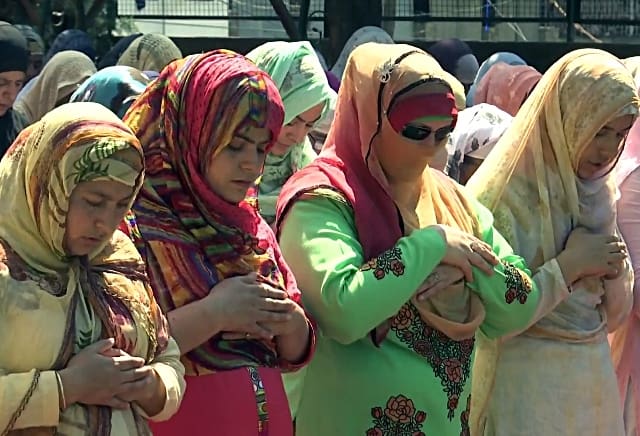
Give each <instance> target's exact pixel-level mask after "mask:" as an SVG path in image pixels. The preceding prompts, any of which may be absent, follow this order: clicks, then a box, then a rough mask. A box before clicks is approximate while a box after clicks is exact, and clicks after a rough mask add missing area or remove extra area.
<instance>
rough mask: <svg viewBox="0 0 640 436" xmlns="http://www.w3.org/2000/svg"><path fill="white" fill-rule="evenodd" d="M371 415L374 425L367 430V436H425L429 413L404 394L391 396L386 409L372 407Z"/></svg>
mask: <svg viewBox="0 0 640 436" xmlns="http://www.w3.org/2000/svg"><path fill="white" fill-rule="evenodd" d="M371 416H372V417H373V427H371V428H370V429H368V430H367V432H366V435H367V436H396V435H411V436H425V434H424V432H423V431H422V426H423V424H424V422H425V421H426V419H427V413H426V412H423V411H422V410H417V409H416V408H415V406H414V404H413V401H412V400H410V399H409V398H407V397H405V396H404V395H397V396H395V397H390V398H389V400H388V401H387V404H386V405H385V407H384V409H383V408H382V407H379V406H378V407H374V408H372V409H371Z"/></svg>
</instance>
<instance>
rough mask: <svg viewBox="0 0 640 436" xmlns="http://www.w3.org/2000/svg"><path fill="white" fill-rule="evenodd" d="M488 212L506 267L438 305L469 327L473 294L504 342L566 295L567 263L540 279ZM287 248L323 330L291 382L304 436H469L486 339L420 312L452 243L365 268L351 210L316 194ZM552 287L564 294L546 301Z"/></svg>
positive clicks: (425, 240) (488, 327) (285, 234)
mask: <svg viewBox="0 0 640 436" xmlns="http://www.w3.org/2000/svg"><path fill="white" fill-rule="evenodd" d="M476 209H477V212H478V219H479V222H480V226H481V231H482V235H483V239H484V240H485V241H486V242H487V243H489V244H490V245H491V246H492V247H493V249H494V251H495V252H496V253H497V254H498V256H499V257H500V259H501V260H502V263H501V264H499V265H498V266H497V267H496V268H495V273H494V274H493V275H492V276H486V275H484V274H483V273H481V272H475V273H474V281H473V283H468V284H467V285H466V287H464V288H463V287H462V286H460V288H463V289H462V290H457V289H453V287H452V288H451V289H450V290H445V291H443V292H441V293H440V294H439V295H437V296H436V297H434V298H432V299H431V304H432V307H433V310H434V311H435V312H436V314H437V315H439V316H441V317H443V318H447V319H450V320H452V321H453V322H461V323H464V322H467V321H468V319H467V318H468V313H469V307H468V302H469V300H470V295H471V293H473V294H475V295H477V296H479V298H480V300H481V302H482V306H483V307H484V312H485V315H484V320H483V321H482V322H481V323H479V329H480V330H481V331H482V332H483V333H484V334H485V335H487V336H488V337H498V336H501V335H504V334H506V333H509V332H512V331H517V330H521V329H524V328H526V327H527V325H528V324H529V321H530V320H532V319H534V318H535V316H536V313H538V312H539V311H540V310H541V307H542V306H547V305H549V304H554V303H553V302H552V301H551V300H554V301H555V300H557V299H558V298H564V296H566V293H567V291H566V285H565V283H564V280H563V278H562V273H561V272H560V270H559V267H558V265H557V263H551V264H549V266H548V267H547V270H545V271H542V272H541V273H539V275H540V277H538V276H536V280H535V281H532V280H531V279H530V278H529V275H528V274H529V272H528V270H527V269H526V265H525V264H524V261H523V260H522V259H521V258H520V257H519V256H517V255H515V254H513V252H512V250H511V248H510V247H509V245H508V244H507V243H506V242H505V240H504V239H503V238H502V236H500V234H499V233H497V232H496V231H495V230H494V229H493V217H492V215H491V214H490V213H489V212H488V211H487V210H486V209H485V208H484V207H483V206H481V205H479V204H477V206H476ZM280 244H281V247H282V251H283V254H284V255H285V258H286V260H287V262H288V263H289V265H290V267H291V269H292V270H293V272H294V273H295V275H296V278H297V280H298V285H299V287H300V289H301V290H302V293H303V301H304V303H305V307H306V308H307V309H308V310H309V311H310V313H311V314H312V315H313V316H314V317H315V319H316V321H317V322H318V326H319V330H320V331H319V336H318V342H317V349H316V355H315V357H314V359H313V360H312V362H311V364H310V365H309V366H308V367H307V369H306V371H303V372H301V373H297V374H292V375H286V376H285V385H286V387H287V394H288V395H289V400H290V402H291V407H292V411H293V413H294V415H295V416H296V418H297V433H296V434H297V435H298V436H315V435H318V436H320V435H322V436H325V435H336V436H340V435H344V436H355V435H372V436H373V435H377V436H383V435H416V436H418V435H423V434H425V435H438V436H448V435H456V436H458V435H466V434H468V422H467V420H468V416H469V411H468V407H469V394H470V389H471V383H470V370H471V362H472V358H473V350H474V339H473V338H470V339H465V340H461V341H454V340H451V339H449V338H448V337H447V336H445V335H444V334H443V333H442V332H440V331H438V330H436V329H435V328H433V327H430V326H429V325H427V324H426V323H425V322H423V320H422V317H421V316H420V314H419V312H418V310H417V308H416V306H414V305H413V304H412V303H410V299H411V297H412V296H413V295H414V294H415V293H416V290H417V289H419V287H420V286H421V285H422V284H423V282H424V281H425V279H426V278H427V277H428V276H429V274H430V273H431V272H432V270H433V269H434V268H435V267H436V266H437V265H438V264H439V263H440V261H441V259H442V257H443V255H444V251H445V245H444V242H443V240H442V238H441V236H440V235H439V234H438V233H437V232H436V231H434V230H432V229H421V230H417V231H414V232H413V233H412V234H411V235H409V236H406V237H403V238H401V239H400V240H399V241H398V242H397V244H396V245H395V246H394V247H393V248H392V249H390V250H388V251H387V252H385V253H383V254H381V255H380V256H379V257H378V258H377V259H373V260H369V259H364V258H363V254H362V248H361V246H360V244H359V242H358V237H357V231H356V227H355V222H354V216H353V211H352V209H351V208H350V206H348V205H347V204H346V203H345V202H344V201H341V198H340V197H339V196H338V194H335V193H333V194H329V193H327V192H326V191H316V192H314V193H312V194H306V195H305V196H304V197H303V198H302V199H301V200H299V201H298V202H296V203H295V204H294V205H293V207H292V209H291V210H290V212H289V213H288V215H287V217H286V218H285V221H284V223H283V226H282V232H281V239H280ZM541 281H542V282H543V283H540V282H541ZM540 288H544V289H553V290H554V292H551V293H550V294H549V295H546V296H545V295H543V294H541V293H540V292H539V291H538V289H540ZM389 318H392V324H391V331H390V332H389V334H388V335H387V337H386V339H385V340H384V341H383V342H382V344H381V345H380V347H376V346H375V345H374V344H373V342H372V341H371V339H370V336H369V332H370V331H371V330H372V329H373V328H375V327H376V326H377V325H379V324H380V323H381V322H383V321H384V320H386V319H389Z"/></svg>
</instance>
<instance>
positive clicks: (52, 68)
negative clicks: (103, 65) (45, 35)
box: [14, 50, 97, 124]
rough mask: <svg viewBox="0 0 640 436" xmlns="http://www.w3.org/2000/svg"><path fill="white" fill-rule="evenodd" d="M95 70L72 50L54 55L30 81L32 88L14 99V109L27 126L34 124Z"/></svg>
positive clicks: (87, 59) (88, 61)
mask: <svg viewBox="0 0 640 436" xmlns="http://www.w3.org/2000/svg"><path fill="white" fill-rule="evenodd" d="M96 71H97V70H96V66H95V65H94V63H93V61H92V60H91V59H89V58H88V57H87V55H85V54H84V53H80V52H79V51H75V50H67V51H61V52H59V53H56V54H55V55H54V56H53V57H52V58H51V59H50V60H49V62H47V64H46V65H45V66H44V68H43V69H42V72H41V73H40V74H39V75H38V76H37V77H36V78H34V79H33V80H34V85H33V86H32V87H31V88H29V90H28V91H26V92H25V94H24V95H22V96H20V97H19V98H18V99H17V100H16V103H15V104H14V108H15V109H16V110H17V111H18V112H19V113H20V114H22V115H23V116H24V117H25V119H26V120H27V122H28V124H31V123H35V122H36V121H38V120H40V118H42V117H43V116H44V115H45V114H46V113H47V112H49V111H50V110H52V109H53V108H55V107H56V104H57V103H58V102H59V101H60V100H62V99H64V98H65V97H66V100H67V101H68V99H69V97H71V94H73V93H74V92H75V90H76V89H78V87H79V86H80V84H82V83H83V82H84V81H85V80H86V79H88V78H89V77H91V76H92V75H93V74H95V73H96ZM67 101H65V103H66V102H67Z"/></svg>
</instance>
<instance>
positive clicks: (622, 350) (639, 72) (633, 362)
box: [609, 58, 640, 429]
mask: <svg viewBox="0 0 640 436" xmlns="http://www.w3.org/2000/svg"><path fill="white" fill-rule="evenodd" d="M625 64H626V65H627V68H629V69H630V70H631V71H632V72H633V74H634V77H635V79H636V85H638V88H640V68H639V67H640V58H629V59H625ZM638 167H640V121H638V120H636V122H635V123H633V126H632V127H631V130H630V131H629V134H628V136H627V140H626V143H625V147H624V151H623V152H622V154H621V155H620V159H619V160H618V163H617V165H616V168H615V177H616V183H617V185H618V187H621V186H622V184H623V182H624V181H625V180H626V179H627V177H629V175H630V174H631V173H633V172H634V171H635V170H636V169H637V168H638ZM630 189H631V191H629V190H630ZM632 189H634V188H633V187H626V188H625V190H624V192H623V196H622V197H621V198H620V199H619V200H618V227H619V228H620V232H621V233H622V236H623V237H624V238H625V241H626V243H627V246H628V249H629V255H630V257H631V262H632V264H633V270H634V274H635V280H636V283H635V285H634V289H633V293H634V296H633V308H632V309H631V315H629V317H628V318H627V320H626V321H625V322H624V324H623V325H621V326H620V327H619V328H618V329H617V330H616V331H615V332H614V333H612V334H611V335H609V342H610V344H611V356H612V359H613V363H614V366H615V370H616V375H617V377H618V388H619V390H620V398H621V401H622V404H623V405H625V408H626V406H628V404H625V403H626V402H627V401H631V400H632V399H633V400H635V410H634V412H635V420H636V422H635V425H636V428H637V429H640V372H639V371H638V368H639V367H638V362H639V361H640V338H639V337H638V331H640V288H639V287H638V283H639V281H640V276H639V275H638V272H639V271H640V266H639V265H638V264H639V263H640V257H639V256H638V248H639V247H640V240H639V238H638V237H637V236H636V235H637V231H638V229H637V219H636V218H634V217H633V215H634V212H636V211H635V210H633V209H630V206H632V205H631V204H629V203H627V201H634V200H633V199H631V200H628V197H626V196H625V195H624V193H627V195H629V194H630V195H631V197H633V191H632ZM628 393H629V394H630V396H628V395H627V394H628ZM631 404H633V403H631Z"/></svg>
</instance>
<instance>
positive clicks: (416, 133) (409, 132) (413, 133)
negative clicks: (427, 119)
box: [400, 124, 453, 142]
mask: <svg viewBox="0 0 640 436" xmlns="http://www.w3.org/2000/svg"><path fill="white" fill-rule="evenodd" d="M452 131H453V127H452V126H445V127H441V128H439V129H438V130H436V131H435V132H433V130H432V129H431V127H428V126H415V125H412V124H407V125H406V126H404V127H403V128H402V132H400V134H401V135H402V136H404V137H405V138H407V139H411V140H413V141H424V140H425V139H427V138H428V137H429V135H431V133H432V132H433V134H434V135H435V140H436V142H440V141H443V140H445V139H447V136H449V133H451V132H452Z"/></svg>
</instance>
